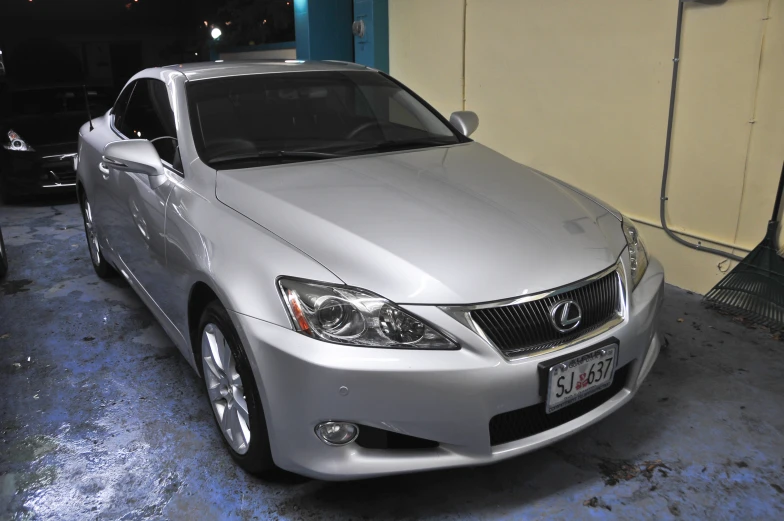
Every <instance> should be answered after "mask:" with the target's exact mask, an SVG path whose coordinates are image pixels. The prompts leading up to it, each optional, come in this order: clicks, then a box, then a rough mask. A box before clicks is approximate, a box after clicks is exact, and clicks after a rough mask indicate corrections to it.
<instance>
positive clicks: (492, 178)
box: [216, 143, 626, 304]
mask: <svg viewBox="0 0 784 521" xmlns="http://www.w3.org/2000/svg"><path fill="white" fill-rule="evenodd" d="M216 192H217V197H218V199H219V200H220V201H222V202H223V203H224V204H226V205H228V206H229V207H231V208H233V209H235V210H236V211H238V212H240V213H242V214H243V215H245V216H247V217H248V218H250V219H252V220H253V221H255V222H256V223H258V224H259V225H261V226H263V227H265V228H267V229H268V230H270V231H271V232H273V233H274V234H276V235H278V236H280V237H281V238H283V239H284V240H286V241H288V242H289V243H291V244H292V245H293V246H295V247H296V248H298V249H300V250H302V251H303V252H305V253H306V254H308V255H310V256H311V257H313V258H314V259H316V260H317V261H318V262H320V263H321V264H323V265H324V266H325V267H326V268H327V269H329V270H330V271H331V272H332V273H334V274H335V275H336V276H337V277H339V278H340V279H341V280H343V281H344V282H345V283H346V284H349V285H352V286H358V287H361V288H365V289H368V290H370V291H373V292H375V293H378V294H380V295H382V296H384V297H386V298H389V299H390V300H393V301H395V302H398V303H405V304H467V303H477V302H487V301H493V300H499V299H503V298H508V297H515V296H520V295H525V294H532V293H537V292H539V291H543V290H547V289H552V288H556V287H559V286H562V285H565V284H569V283H572V282H574V281H576V280H580V279H582V278H585V277H587V276H589V275H592V274H594V273H597V272H599V271H601V270H603V269H605V268H607V267H608V266H610V265H611V264H613V263H614V262H616V260H617V258H618V256H619V254H620V253H621V251H622V249H623V248H624V247H625V246H626V240H625V238H624V235H623V231H622V229H621V225H620V223H619V221H618V219H617V218H616V217H615V216H614V215H613V214H612V213H610V212H609V211H608V210H606V209H605V208H604V207H602V206H600V205H599V204H597V203H595V202H593V201H592V200H590V199H588V198H587V197H585V196H583V195H580V194H578V193H577V192H575V191H574V190H571V189H570V188H568V187H567V186H564V185H562V184H559V183H557V182H555V181H553V180H551V179H549V178H547V177H546V176H544V175H541V174H539V173H537V172H536V171H534V170H532V169H530V168H528V167H526V166H523V165H520V164H519V163H515V162H514V161H512V160H510V159H508V158H506V157H505V156H503V155H501V154H498V153H497V152H494V151H492V150H490V149H489V148H487V147H484V146H482V145H480V144H478V143H467V144H462V145H455V146H449V147H438V148H429V149H423V150H416V151H410V152H404V153H399V152H398V153H391V154H380V155H372V156H360V157H352V158H347V159H337V160H328V161H315V162H302V163H296V164H293V165H292V164H288V165H276V166H267V167H261V168H249V169H241V170H225V171H219V172H218V174H217V188H216ZM247 240H248V241H252V240H253V238H252V237H248V238H247ZM237 247H238V248H241V247H242V245H241V244H238V245H237ZM263 262H275V259H263ZM280 274H281V275H290V276H296V275H297V274H296V273H289V272H287V271H286V266H281V267H280Z"/></svg>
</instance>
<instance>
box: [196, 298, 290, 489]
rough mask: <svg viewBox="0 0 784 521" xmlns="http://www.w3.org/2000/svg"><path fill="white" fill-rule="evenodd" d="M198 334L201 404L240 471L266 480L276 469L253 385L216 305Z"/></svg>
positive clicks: (238, 346)
mask: <svg viewBox="0 0 784 521" xmlns="http://www.w3.org/2000/svg"><path fill="white" fill-rule="evenodd" d="M199 331H200V333H201V336H200V338H201V366H202V372H203V373H204V384H205V386H206V389H207V398H208V399H209V402H210V408H211V409H212V412H213V416H214V418H215V423H216V424H217V426H218V429H219V430H220V431H221V434H222V435H223V441H224V442H226V445H227V446H228V448H229V452H230V453H231V457H232V458H234V461H236V462H237V463H238V464H239V465H240V467H242V468H243V469H244V470H245V471H247V472H249V473H251V474H254V475H260V476H265V477H269V476H271V473H274V472H275V470H276V467H275V463H274V462H273V461H272V452H271V450H270V445H269V436H268V434H267V422H266V420H265V419H264V410H263V408H262V406H261V398H260V396H259V391H258V387H257V386H256V380H255V379H254V377H253V372H252V371H251V368H250V364H249V363H248V358H247V356H246V355H245V350H244V349H243V348H242V342H241V341H240V339H239V335H238V334H237V331H236V329H234V325H233V324H232V323H231V319H230V318H229V315H228V313H227V312H226V309H224V307H223V306H221V304H220V303H219V302H218V301H214V302H212V303H211V304H209V305H208V306H207V308H206V309H205V310H204V313H202V316H201V321H200V323H199Z"/></svg>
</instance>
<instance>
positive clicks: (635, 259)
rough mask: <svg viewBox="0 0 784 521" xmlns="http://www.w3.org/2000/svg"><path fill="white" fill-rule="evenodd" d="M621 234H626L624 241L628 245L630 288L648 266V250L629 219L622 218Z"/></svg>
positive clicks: (635, 283) (634, 286)
mask: <svg viewBox="0 0 784 521" xmlns="http://www.w3.org/2000/svg"><path fill="white" fill-rule="evenodd" d="M623 234H624V235H626V243H627V244H628V245H629V260H630V264H631V268H632V289H634V288H636V287H637V284H639V283H640V280H642V276H643V275H644V274H645V270H646V268H647V267H648V252H647V251H646V250H645V244H643V242H642V238H641V237H640V232H639V231H638V230H637V227H636V226H634V224H633V223H632V222H631V221H630V220H629V218H628V217H624V218H623Z"/></svg>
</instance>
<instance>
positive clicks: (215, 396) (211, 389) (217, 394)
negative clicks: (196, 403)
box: [207, 383, 225, 403]
mask: <svg viewBox="0 0 784 521" xmlns="http://www.w3.org/2000/svg"><path fill="white" fill-rule="evenodd" d="M220 388H221V386H220V384H219V383H215V385H212V386H210V385H208V386H207V394H208V395H209V396H210V401H211V402H212V403H216V402H218V401H220V400H224V399H225V398H224V396H223V394H221V391H220Z"/></svg>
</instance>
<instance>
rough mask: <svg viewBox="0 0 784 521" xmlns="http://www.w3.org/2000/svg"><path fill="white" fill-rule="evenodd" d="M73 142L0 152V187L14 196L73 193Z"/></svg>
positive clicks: (74, 153) (74, 144)
mask: <svg viewBox="0 0 784 521" xmlns="http://www.w3.org/2000/svg"><path fill="white" fill-rule="evenodd" d="M76 155H77V150H76V143H64V144H59V145H45V146H37V147H36V149H35V151H33V152H16V151H8V150H0V175H2V177H3V186H4V187H5V188H7V189H8V190H9V191H10V192H12V193H13V194H15V195H23V194H43V193H50V192H61V191H64V190H71V191H75V188H74V187H75V186H76V163H75V159H76Z"/></svg>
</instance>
